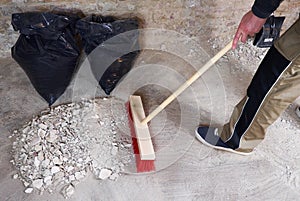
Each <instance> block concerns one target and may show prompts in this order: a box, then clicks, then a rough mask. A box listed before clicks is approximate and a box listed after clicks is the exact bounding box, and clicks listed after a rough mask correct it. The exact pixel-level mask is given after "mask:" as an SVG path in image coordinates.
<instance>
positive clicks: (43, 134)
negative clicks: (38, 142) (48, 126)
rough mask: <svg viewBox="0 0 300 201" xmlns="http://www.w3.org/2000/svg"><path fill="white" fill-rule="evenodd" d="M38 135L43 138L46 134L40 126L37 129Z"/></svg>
mask: <svg viewBox="0 0 300 201" xmlns="http://www.w3.org/2000/svg"><path fill="white" fill-rule="evenodd" d="M38 136H40V138H42V139H43V138H44V137H45V136H46V131H45V130H43V129H41V128H40V129H39V130H38Z"/></svg>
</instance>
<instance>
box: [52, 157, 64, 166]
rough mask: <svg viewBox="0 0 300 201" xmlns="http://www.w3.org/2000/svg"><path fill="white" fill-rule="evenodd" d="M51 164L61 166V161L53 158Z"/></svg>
mask: <svg viewBox="0 0 300 201" xmlns="http://www.w3.org/2000/svg"><path fill="white" fill-rule="evenodd" d="M52 162H53V163H54V164H55V165H61V164H62V161H61V160H60V159H59V158H58V157H55V158H54V159H53V160H52Z"/></svg>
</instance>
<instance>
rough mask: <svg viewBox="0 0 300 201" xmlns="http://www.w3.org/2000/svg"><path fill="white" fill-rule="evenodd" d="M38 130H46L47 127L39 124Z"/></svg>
mask: <svg viewBox="0 0 300 201" xmlns="http://www.w3.org/2000/svg"><path fill="white" fill-rule="evenodd" d="M39 128H41V129H43V130H47V128H48V126H47V125H45V124H39Z"/></svg>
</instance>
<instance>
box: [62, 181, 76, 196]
mask: <svg viewBox="0 0 300 201" xmlns="http://www.w3.org/2000/svg"><path fill="white" fill-rule="evenodd" d="M74 192H75V188H74V187H73V186H72V185H71V184H70V185H68V186H65V187H64V188H63V189H62V194H63V196H64V197H65V198H66V199H67V198H70V197H71V196H72V195H73V194H74Z"/></svg>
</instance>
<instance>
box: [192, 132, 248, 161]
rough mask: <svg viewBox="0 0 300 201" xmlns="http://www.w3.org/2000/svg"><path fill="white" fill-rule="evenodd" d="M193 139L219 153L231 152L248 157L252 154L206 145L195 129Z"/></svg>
mask: <svg viewBox="0 0 300 201" xmlns="http://www.w3.org/2000/svg"><path fill="white" fill-rule="evenodd" d="M195 137H196V138H197V140H199V141H200V142H202V143H203V144H204V145H206V146H208V147H211V148H214V149H217V150H221V151H227V152H231V153H234V154H239V155H243V156H249V155H251V154H252V153H253V152H248V153H247V152H240V151H236V150H234V149H229V148H225V147H219V146H214V145H211V144H209V143H207V142H206V141H205V140H204V139H203V138H202V137H201V136H200V135H199V134H198V132H197V129H196V130H195Z"/></svg>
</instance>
